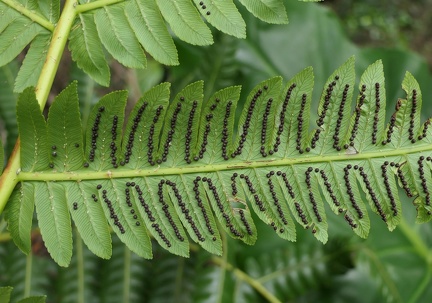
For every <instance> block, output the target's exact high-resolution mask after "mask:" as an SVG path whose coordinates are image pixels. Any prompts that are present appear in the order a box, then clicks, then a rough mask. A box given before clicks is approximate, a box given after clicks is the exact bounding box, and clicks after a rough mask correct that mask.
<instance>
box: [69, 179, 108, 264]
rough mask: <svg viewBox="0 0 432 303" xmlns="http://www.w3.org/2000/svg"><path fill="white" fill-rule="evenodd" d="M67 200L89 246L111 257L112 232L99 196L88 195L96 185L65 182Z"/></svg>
mask: <svg viewBox="0 0 432 303" xmlns="http://www.w3.org/2000/svg"><path fill="white" fill-rule="evenodd" d="M64 185H65V190H66V200H67V201H68V203H67V204H68V207H69V211H70V213H71V215H72V219H73V221H74V223H75V225H76V227H77V229H78V231H79V233H80V235H81V237H82V239H83V241H84V243H85V244H86V245H87V247H88V248H89V249H90V250H91V251H92V252H93V253H94V254H95V255H97V256H99V257H101V258H104V259H109V258H110V257H111V234H110V231H109V227H108V223H107V221H106V219H105V218H104V212H103V209H102V207H101V204H100V203H97V202H98V198H96V194H95V198H92V197H91V196H89V195H87V194H86V193H88V192H94V188H95V185H94V184H88V183H82V182H68V183H65V184H64Z"/></svg>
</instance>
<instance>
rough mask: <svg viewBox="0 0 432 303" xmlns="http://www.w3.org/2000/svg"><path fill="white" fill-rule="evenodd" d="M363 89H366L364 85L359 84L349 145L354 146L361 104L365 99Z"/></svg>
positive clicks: (346, 146)
mask: <svg viewBox="0 0 432 303" xmlns="http://www.w3.org/2000/svg"><path fill="white" fill-rule="evenodd" d="M365 91H366V85H365V84H363V85H362V86H361V89H360V97H359V100H358V102H357V106H356V108H355V118H354V125H353V128H352V130H351V136H350V138H349V145H350V146H354V140H355V137H356V136H357V131H358V126H359V122H360V115H361V107H362V106H363V104H364V101H365V99H366V95H365ZM344 147H345V149H347V148H348V144H345V146H344Z"/></svg>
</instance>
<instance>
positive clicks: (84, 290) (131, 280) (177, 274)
mask: <svg viewBox="0 0 432 303" xmlns="http://www.w3.org/2000/svg"><path fill="white" fill-rule="evenodd" d="M285 2H286V6H287V11H288V16H289V20H290V24H289V25H287V26H281V25H277V26H275V25H268V24H264V23H262V22H261V21H259V20H256V19H255V18H253V17H252V16H250V15H249V14H245V13H244V12H243V18H244V19H245V20H246V23H247V38H246V39H245V40H237V39H236V38H232V37H230V36H226V35H224V34H220V33H214V39H215V44H214V45H211V46H208V47H194V46H190V45H188V44H185V43H183V42H180V41H178V40H175V43H176V45H177V48H178V50H179V61H180V62H181V65H180V66H177V67H170V68H166V67H164V66H162V65H160V64H158V63H156V62H155V61H153V60H151V59H150V58H149V59H148V62H147V65H148V68H147V69H145V70H139V71H137V70H126V69H124V68H123V67H122V66H120V65H119V64H117V63H115V62H112V63H111V64H110V68H111V70H112V88H127V89H129V90H130V92H131V95H130V100H129V102H130V104H133V103H134V102H135V101H136V100H137V98H138V97H139V96H140V95H141V94H142V93H143V92H144V91H145V90H147V89H148V88H150V87H151V86H153V85H155V84H157V83H159V82H160V81H163V80H164V81H165V80H168V81H170V82H172V83H173V90H174V91H173V94H175V93H176V92H178V91H179V90H180V89H181V88H182V87H184V86H185V84H186V83H190V82H192V81H194V80H198V79H203V80H205V82H206V83H207V85H206V97H208V95H209V94H210V92H213V91H215V90H217V89H219V88H222V87H225V86H227V85H237V84H242V85H243V90H242V91H243V92H248V91H250V90H251V89H252V87H253V86H254V85H256V83H258V82H259V81H261V80H264V79H266V78H268V77H271V76H274V75H282V76H283V77H284V78H286V79H287V78H290V77H292V76H293V75H294V74H296V73H297V72H298V71H300V70H301V69H303V68H304V67H306V66H309V65H311V66H313V67H314V71H315V82H316V84H317V87H322V86H323V84H324V81H325V79H326V78H327V77H328V75H330V74H331V73H332V72H333V70H334V69H336V68H337V67H338V66H339V65H341V64H342V63H343V62H344V61H345V60H346V59H347V58H348V57H350V56H351V55H356V57H357V60H356V61H357V64H356V68H357V73H358V74H359V73H360V72H361V71H363V70H364V69H365V68H366V66H367V65H369V64H370V63H372V62H374V61H375V60H376V59H379V58H381V59H382V60H383V64H384V67H385V75H386V92H387V100H388V104H387V107H388V108H394V102H396V100H397V97H400V96H403V94H402V90H401V89H400V83H401V81H402V78H403V76H404V73H405V71H406V70H408V71H410V72H411V73H412V74H413V75H414V76H415V77H416V79H417V80H418V81H419V84H420V86H421V87H422V93H423V99H424V100H430V99H431V97H432V87H431V86H430V85H429V84H430V83H431V80H432V77H431V75H430V73H429V68H428V66H427V64H426V61H425V60H424V59H422V58H421V57H420V56H418V55H416V54H413V53H412V52H409V51H407V50H406V49H405V48H404V47H403V46H404V44H402V46H401V45H399V48H397V49H383V48H379V49H377V48H359V47H357V46H356V45H354V44H353V43H351V42H350V41H349V39H348V38H347V36H346V34H345V33H344V29H343V28H342V26H341V23H340V20H339V19H338V18H337V17H336V16H335V15H334V13H332V12H331V11H330V10H329V9H327V8H326V7H324V6H322V5H315V4H310V3H308V4H305V3H297V2H296V1H285ZM335 2H337V1H335ZM370 5H372V4H370ZM335 7H336V5H335ZM395 9H396V8H395ZM399 11H400V9H399ZM378 12H380V13H377V14H383V13H384V12H383V11H382V10H381V11H378ZM373 13H374V14H375V12H373ZM356 14H357V13H356V12H354V13H352V15H353V16H351V18H353V19H355V18H356ZM372 15H373V14H372V13H371V16H372ZM359 17H360V16H357V19H359ZM372 19H373V18H372ZM312 20H313V22H312ZM349 30H350V31H351V28H350V27H349ZM365 40H366V41H369V40H368V39H365ZM366 44H367V43H366ZM63 64H64V69H63V72H62V73H61V74H59V75H58V78H57V80H56V85H55V89H58V90H61V89H62V88H64V87H65V86H66V85H67V83H69V82H70V81H71V80H72V79H78V81H79V86H78V88H79V94H80V102H81V104H80V105H81V114H82V117H83V122H84V125H85V120H86V119H87V117H88V114H89V112H90V109H91V106H92V104H93V103H94V102H95V101H96V100H97V99H98V96H100V95H101V94H102V93H104V92H106V90H105V89H104V88H101V87H99V86H98V85H97V84H96V83H95V82H93V80H91V79H90V78H88V77H87V76H86V75H85V74H83V73H82V72H81V71H80V70H79V69H77V68H76V66H74V64H71V63H70V60H69V58H68V55H66V56H65V58H64V62H63ZM16 72H17V62H12V63H11V64H9V65H7V66H5V67H2V68H0V90H1V96H2V102H0V114H1V126H0V127H1V128H2V139H3V142H5V144H4V145H5V153H6V157H7V155H8V154H10V151H11V148H12V146H13V144H14V142H15V138H16V121H15V114H14V112H15V109H14V104H15V96H14V95H13V93H12V88H13V82H14V78H15V75H16ZM210 83H211V85H210ZM112 88H111V89H112ZM111 89H110V90H111ZM55 93H56V92H55V91H54V92H53V95H54V94H55ZM314 93H315V96H314V98H313V100H314V102H317V100H318V97H319V93H320V91H319V90H315V92H314ZM392 102H393V103H392ZM424 103H425V105H424V106H426V104H427V101H426V102H424ZM130 106H131V105H130ZM314 106H315V107H314ZM316 106H317V104H313V105H312V107H313V108H316ZM390 112H391V111H388V113H390ZM431 112H432V109H431V108H426V107H425V108H424V109H423V113H424V114H425V117H423V118H426V115H427V116H429V115H430V113H431ZM312 114H315V112H313V113H312ZM312 118H313V119H315V118H316V117H312ZM401 196H402V195H401ZM402 202H403V213H404V217H405V222H404V223H402V224H401V226H399V227H398V228H397V229H396V230H395V231H393V232H392V233H389V232H388V230H387V228H386V226H385V225H384V224H383V223H382V222H380V220H379V218H378V217H375V216H374V217H373V218H371V220H372V226H373V228H372V229H371V233H370V235H369V238H368V239H367V240H361V239H359V238H358V237H357V236H355V235H353V234H352V233H351V231H350V230H349V229H347V228H346V226H345V223H343V222H342V220H340V218H336V217H333V216H331V217H329V219H330V222H329V225H330V226H329V229H330V240H329V243H328V244H326V245H325V246H323V245H321V244H320V243H319V242H317V241H316V240H315V239H313V237H311V236H310V234H307V235H306V232H303V231H299V234H298V240H297V242H296V243H289V242H286V241H282V240H281V239H279V238H278V237H276V236H275V235H274V233H273V232H272V231H271V230H270V229H269V228H268V227H266V226H262V225H261V224H259V223H258V222H260V221H259V220H254V221H255V222H257V223H258V224H257V225H258V226H257V228H258V233H259V235H260V236H259V237H258V241H257V243H256V244H255V246H253V247H250V246H246V245H243V244H241V243H240V242H238V241H231V240H229V239H227V241H228V245H226V252H225V258H226V260H227V261H229V262H230V263H231V264H232V265H233V266H234V267H236V268H237V269H239V270H241V271H242V272H245V273H247V274H248V275H250V276H251V277H253V278H254V279H256V280H257V281H259V282H261V283H262V284H263V285H264V286H265V287H266V288H267V289H268V290H269V291H270V292H271V293H273V294H274V295H275V296H276V297H277V298H278V299H280V300H281V301H285V302H286V301H290V302H347V301H349V302H383V301H388V302H427V301H428V299H429V298H431V297H432V289H430V288H429V287H427V286H428V285H429V284H430V279H431V277H432V253H431V251H430V247H431V245H432V228H431V224H423V225H416V224H414V220H415V212H414V211H415V210H414V207H412V206H411V205H410V203H411V202H410V201H408V200H406V201H402ZM0 232H1V234H0V241H1V244H0V285H12V286H14V291H13V293H12V302H15V301H16V300H18V299H20V298H22V297H23V296H24V294H28V293H31V294H32V295H37V294H47V301H48V302H143V301H145V302H147V301H148V302H265V299H263V298H262V297H260V296H259V294H257V293H256V292H255V291H254V290H253V289H252V288H251V286H250V285H249V284H247V283H245V281H243V280H241V279H239V274H238V272H235V271H234V272H233V271H231V270H227V269H226V268H223V267H221V266H219V264H218V261H217V260H216V259H214V258H213V257H212V256H211V255H209V254H207V253H206V252H204V251H203V250H201V249H198V248H196V249H195V250H194V251H193V252H192V254H191V258H190V259H184V258H180V257H176V256H173V255H170V254H168V253H167V252H165V251H163V250H159V249H158V246H157V245H154V247H155V250H154V256H155V257H154V259H153V260H151V261H146V260H143V259H141V258H139V257H137V256H136V255H134V254H133V253H131V252H130V251H129V250H127V248H125V246H124V245H121V244H120V243H119V241H118V239H117V238H116V236H115V235H114V236H113V242H114V243H113V257H112V258H111V259H110V260H101V259H98V258H97V257H95V256H93V255H92V254H91V253H89V251H88V250H87V249H86V248H85V247H84V245H83V244H82V241H81V240H80V239H79V238H77V237H76V238H75V239H74V254H73V260H72V264H71V266H70V267H69V268H65V269H64V268H59V267H58V266H56V265H55V264H54V263H53V262H52V261H51V260H50V258H49V257H48V256H47V254H46V251H45V250H44V247H43V242H42V241H41V238H40V235H39V233H38V231H37V230H34V232H33V234H32V245H33V246H32V250H33V254H32V255H29V256H24V255H23V254H22V253H21V252H19V251H18V249H17V248H16V247H15V245H14V244H13V243H12V241H10V240H9V237H8V234H7V232H6V230H5V224H4V221H3V220H1V221H0ZM96 269H98V270H96ZM53 285H54V287H53ZM179 298H180V299H179Z"/></svg>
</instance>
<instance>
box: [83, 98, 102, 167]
mask: <svg viewBox="0 0 432 303" xmlns="http://www.w3.org/2000/svg"><path fill="white" fill-rule="evenodd" d="M104 111H105V107H104V106H101V107H99V110H98V113H97V114H96V118H95V120H94V123H93V127H92V136H91V149H90V154H89V161H90V162H93V161H94V158H95V152H96V149H97V145H96V141H97V138H98V131H99V124H100V122H101V117H102V113H103V112H104ZM84 166H85V167H88V165H84Z"/></svg>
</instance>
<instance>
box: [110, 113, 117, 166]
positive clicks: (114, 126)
mask: <svg viewBox="0 0 432 303" xmlns="http://www.w3.org/2000/svg"><path fill="white" fill-rule="evenodd" d="M117 124H118V117H117V115H114V117H113V122H112V127H111V140H112V141H111V144H110V148H111V153H110V157H111V164H112V165H113V167H114V168H117V167H118V164H117V157H116V152H117V146H116V143H115V141H116V140H117Z"/></svg>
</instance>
